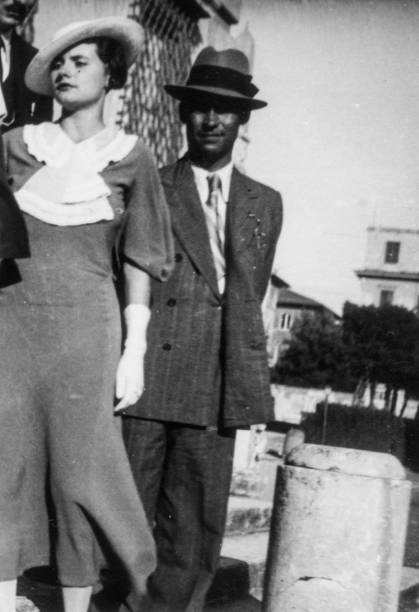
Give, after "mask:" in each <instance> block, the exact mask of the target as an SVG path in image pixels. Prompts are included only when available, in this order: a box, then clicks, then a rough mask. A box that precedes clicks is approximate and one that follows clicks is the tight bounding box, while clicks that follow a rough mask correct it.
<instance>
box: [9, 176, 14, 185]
mask: <svg viewBox="0 0 419 612" xmlns="http://www.w3.org/2000/svg"><path fill="white" fill-rule="evenodd" d="M14 182H15V180H14V178H13V177H12V176H9V178H8V179H7V183H8V184H9V185H13V183H14Z"/></svg>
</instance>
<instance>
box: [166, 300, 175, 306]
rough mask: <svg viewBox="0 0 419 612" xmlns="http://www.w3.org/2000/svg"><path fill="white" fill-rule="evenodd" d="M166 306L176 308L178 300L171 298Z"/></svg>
mask: <svg viewBox="0 0 419 612" xmlns="http://www.w3.org/2000/svg"><path fill="white" fill-rule="evenodd" d="M166 304H167V305H168V306H176V300H175V298H170V299H169V300H167V302H166Z"/></svg>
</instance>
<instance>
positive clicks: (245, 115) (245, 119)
mask: <svg viewBox="0 0 419 612" xmlns="http://www.w3.org/2000/svg"><path fill="white" fill-rule="evenodd" d="M249 119H250V110H246V111H241V113H240V125H244V124H245V123H247V122H248V121H249Z"/></svg>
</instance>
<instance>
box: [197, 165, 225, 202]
mask: <svg viewBox="0 0 419 612" xmlns="http://www.w3.org/2000/svg"><path fill="white" fill-rule="evenodd" d="M191 167H192V171H193V173H194V177H195V182H196V184H197V187H198V191H199V193H200V194H201V193H203V194H207V193H208V181H207V177H208V176H211V175H212V174H218V176H219V177H220V180H221V191H222V194H223V199H224V201H225V202H227V201H228V198H229V194H230V184H231V173H232V172H233V162H232V161H231V162H229V163H228V164H227V165H226V166H223V167H222V168H220V169H219V170H216V171H215V172H208V170H205V169H204V168H200V167H199V166H195V165H194V164H191Z"/></svg>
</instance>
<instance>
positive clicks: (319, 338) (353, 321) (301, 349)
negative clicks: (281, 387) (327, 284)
mask: <svg viewBox="0 0 419 612" xmlns="http://www.w3.org/2000/svg"><path fill="white" fill-rule="evenodd" d="M418 372H419V319H418V317H417V316H416V315H415V314H414V313H413V312H411V311H409V310H407V309H406V308H403V307H401V306H391V305H386V306H380V307H377V306H357V305H355V304H351V303H350V302H347V303H346V304H345V306H344V309H343V317H342V321H341V323H339V324H336V322H335V321H334V319H333V318H332V317H331V316H330V315H328V314H327V313H306V314H303V315H302V317H301V318H300V319H299V320H297V322H296V323H295V324H294V327H293V329H292V334H291V338H290V341H289V344H288V347H287V349H286V351H285V353H284V354H283V355H282V357H281V358H280V360H279V362H278V364H277V365H276V367H275V369H274V373H273V380H274V382H279V383H281V384H290V385H299V386H310V387H317V388H322V387H325V386H330V387H332V388H333V389H334V390H342V391H343V390H346V391H351V392H354V391H357V392H358V394H359V395H362V394H363V391H364V390H365V388H366V386H367V385H369V386H370V388H371V397H373V395H374V390H375V387H376V385H377V384H378V383H384V384H385V385H386V389H387V395H388V402H389V407H390V408H391V409H392V410H393V411H394V407H395V406H394V403H395V402H394V398H395V397H396V391H397V390H398V389H405V390H406V397H409V396H416V397H418V396H419V376H418ZM391 398H393V402H392V403H391Z"/></svg>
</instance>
